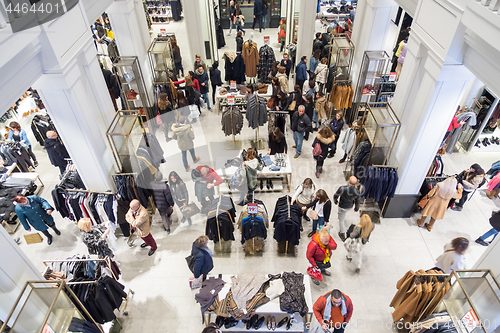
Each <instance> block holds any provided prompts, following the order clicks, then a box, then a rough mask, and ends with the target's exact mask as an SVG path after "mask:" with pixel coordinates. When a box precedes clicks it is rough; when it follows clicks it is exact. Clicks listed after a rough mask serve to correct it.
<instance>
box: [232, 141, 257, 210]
mask: <svg viewBox="0 0 500 333" xmlns="http://www.w3.org/2000/svg"><path fill="white" fill-rule="evenodd" d="M243 166H244V168H245V172H246V176H247V186H248V196H247V200H248V202H252V201H253V192H254V191H255V188H256V187H257V173H258V172H259V171H260V170H262V165H261V164H260V162H259V160H258V159H257V157H256V156H255V149H253V148H248V150H247V155H246V161H245V162H243ZM244 201H245V191H242V192H241V195H240V201H239V202H238V205H240V206H243V205H244Z"/></svg>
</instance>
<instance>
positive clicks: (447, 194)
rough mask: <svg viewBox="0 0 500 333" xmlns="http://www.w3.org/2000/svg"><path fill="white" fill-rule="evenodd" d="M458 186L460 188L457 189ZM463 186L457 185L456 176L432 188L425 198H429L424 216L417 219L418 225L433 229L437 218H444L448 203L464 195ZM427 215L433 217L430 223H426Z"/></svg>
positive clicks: (429, 229)
mask: <svg viewBox="0 0 500 333" xmlns="http://www.w3.org/2000/svg"><path fill="white" fill-rule="evenodd" d="M457 186H458V189H457ZM462 192H463V186H462V184H458V185H457V179H456V178H455V177H449V178H447V179H445V180H444V181H442V182H440V183H438V184H437V185H436V186H434V188H433V189H432V190H430V192H429V193H427V195H425V196H424V198H423V199H425V200H428V201H427V203H426V205H425V206H424V209H423V210H422V217H421V218H420V219H418V220H417V225H418V226H419V227H422V226H423V225H425V227H426V228H427V230H428V231H431V230H432V227H433V226H434V223H435V222H436V220H442V219H443V217H444V213H446V209H447V208H448V203H449V202H450V200H451V199H460V198H461V197H462ZM427 216H430V217H431V220H430V221H429V223H428V224H425V219H426V218H427Z"/></svg>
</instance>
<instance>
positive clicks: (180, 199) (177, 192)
mask: <svg viewBox="0 0 500 333" xmlns="http://www.w3.org/2000/svg"><path fill="white" fill-rule="evenodd" d="M168 183H169V185H170V186H169V188H170V193H171V194H172V198H173V199H174V202H175V204H176V205H177V207H179V208H182V207H186V206H187V204H188V203H189V192H188V190H187V187H186V183H184V181H182V179H181V177H179V175H178V174H177V172H175V171H172V172H170V174H169V175H168ZM185 221H186V218H185V217H184V216H183V217H182V219H181V223H183V222H185ZM187 221H188V224H189V225H191V218H188V219H187Z"/></svg>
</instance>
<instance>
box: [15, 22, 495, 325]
mask: <svg viewBox="0 0 500 333" xmlns="http://www.w3.org/2000/svg"><path fill="white" fill-rule="evenodd" d="M159 28H160V26H158V25H154V29H155V30H157V29H159ZM166 28H167V31H168V32H175V33H176V34H177V35H178V36H180V35H182V34H185V27H184V25H183V23H182V22H180V23H174V22H173V23H171V24H169V25H166ZM269 30H271V31H272V29H269ZM271 31H269V35H271V36H273V35H275V34H273V33H271ZM266 32H268V30H266ZM256 35H258V36H256V37H255V40H259V38H262V36H263V35H264V33H262V34H260V35H259V33H258V32H257V33H256ZM225 37H226V43H228V44H230V43H232V42H231V39H232V38H231V39H230V38H228V37H227V36H225ZM247 37H248V32H247ZM178 40H179V44H180V47H181V50H183V60H184V64H191V63H192V59H191V57H190V55H189V53H188V52H184V50H187V48H188V47H187V43H186V42H185V39H181V38H178ZM258 43H259V41H258ZM231 45H232V46H227V47H233V48H234V44H231ZM259 45H261V44H259ZM221 52H222V50H221ZM221 67H223V66H221ZM245 123H246V122H245ZM193 127H194V129H195V133H196V152H197V154H198V155H199V156H201V161H200V163H204V164H205V163H206V164H210V165H213V164H214V160H215V159H216V158H217V157H220V156H227V155H231V154H234V155H236V154H237V153H238V152H237V151H227V150H222V149H219V150H218V149H217V148H216V147H222V146H223V144H225V143H226V142H228V141H229V140H230V138H229V137H224V135H223V134H222V131H221V130H220V128H221V127H220V117H219V116H218V115H217V114H216V113H210V112H208V111H206V110H203V114H202V116H201V118H200V121H199V122H197V123H195V124H193ZM266 130H267V126H264V127H263V128H261V133H266V132H267V131H266ZM254 135H255V134H254V131H252V130H251V129H250V128H248V127H247V126H246V125H244V129H243V131H242V134H241V135H239V136H238V139H239V140H242V141H243V146H244V147H249V146H250V144H249V140H250V139H253V137H254ZM264 136H265V135H264ZM158 138H159V141H160V143H161V144H162V147H163V148H164V151H165V158H166V159H167V161H168V162H167V163H165V164H163V165H162V166H161V170H162V172H163V173H164V176H165V177H166V176H167V175H168V172H169V171H171V170H177V172H178V173H179V175H180V176H181V177H182V178H183V179H184V180H185V181H186V183H187V186H188V189H189V191H190V195H191V198H192V200H196V199H195V198H194V186H193V184H192V181H191V180H190V175H189V173H187V172H185V171H184V170H183V168H182V164H181V159H180V153H179V150H178V148H177V145H176V142H175V141H170V142H169V143H166V142H165V140H164V137H163V135H162V134H161V133H160V135H159V136H158ZM30 139H32V138H31V137H30ZM287 140H288V147H289V149H290V151H289V153H290V154H292V155H293V154H294V151H293V149H292V148H291V147H292V145H293V140H292V137H291V135H290V134H289V135H288V136H287ZM32 142H33V143H34V142H35V141H34V140H33V141H32ZM208 142H210V144H208V145H207V143H208ZM311 143H312V140H311V139H310V140H309V141H306V142H304V149H303V154H302V156H300V158H298V159H292V166H293V170H294V171H293V181H292V183H293V184H292V188H295V187H296V186H297V185H299V183H300V182H301V181H302V180H303V179H304V178H306V177H311V178H313V179H314V181H315V183H316V185H317V188H324V189H325V190H326V191H327V193H328V194H329V195H330V196H332V195H333V193H334V191H335V190H336V189H337V187H338V186H340V185H343V184H344V183H345V181H344V179H343V176H342V170H343V168H344V165H340V164H339V163H338V160H339V158H340V157H339V156H342V151H341V149H340V147H339V150H340V151H339V152H338V153H337V155H336V156H335V157H334V158H332V159H327V161H326V162H325V166H324V173H323V174H322V176H321V178H320V179H316V178H315V177H314V160H313V158H312V152H311V151H312V148H309V147H310V145H311ZM34 146H35V154H37V156H39V161H40V166H39V167H38V168H37V171H38V172H40V174H41V176H42V179H43V181H44V182H45V184H46V187H45V189H44V190H43V192H42V193H41V196H43V197H45V198H46V199H48V200H49V201H50V202H51V201H52V200H51V195H50V191H51V190H52V189H53V188H54V186H55V184H56V183H57V182H58V177H57V169H56V168H54V167H52V166H51V165H50V164H49V162H48V159H47V156H46V153H45V152H44V151H43V150H42V149H41V148H40V147H39V145H38V144H34ZM496 160H498V156H495V155H493V154H481V153H477V154H461V153H460V154H453V155H451V156H448V155H446V156H445V157H444V161H445V172H446V173H448V174H455V173H458V172H460V171H461V170H463V169H464V168H466V167H468V166H470V165H471V164H472V163H474V162H478V163H480V164H481V165H482V166H483V167H484V168H485V169H488V167H489V165H491V163H492V162H494V161H496ZM281 195H282V194H281V193H278V194H264V195H257V198H259V199H261V200H263V201H264V202H265V203H266V206H267V208H268V210H269V211H270V212H272V211H273V209H274V205H275V202H276V199H277V198H278V197H279V196H281ZM235 199H236V198H235ZM499 205H500V201H499V200H498V199H495V200H493V201H492V200H489V199H488V198H486V197H485V195H484V190H480V191H478V192H477V193H476V194H475V195H474V196H473V197H472V199H471V200H470V201H469V202H468V203H467V204H466V205H465V208H464V210H463V211H462V212H455V211H448V212H447V213H446V215H445V218H444V219H443V220H442V221H438V222H437V223H436V225H435V228H434V229H433V230H432V232H431V233H429V232H428V231H427V230H426V229H423V228H418V227H417V225H416V222H415V219H414V218H411V219H382V222H381V224H379V225H376V229H375V231H374V232H373V235H372V236H371V239H370V242H369V243H368V244H367V245H366V246H365V247H364V249H363V266H362V269H361V272H360V273H359V274H356V273H355V270H354V266H353V265H352V264H351V263H348V262H347V261H346V259H345V255H346V251H345V249H344V247H343V246H342V243H341V241H340V239H339V238H338V236H337V231H338V230H337V228H334V229H333V230H332V235H333V237H334V239H335V240H336V241H337V242H338V244H339V246H338V248H337V250H336V251H335V252H334V254H333V257H332V268H331V270H330V271H331V273H332V276H331V277H326V278H325V282H324V283H322V284H321V285H320V286H315V285H313V286H312V296H313V300H315V299H316V298H317V297H318V296H319V295H322V294H325V293H326V292H328V291H330V290H331V289H334V288H338V289H340V290H342V291H343V292H345V293H346V294H348V295H349V296H350V297H351V298H352V300H353V303H354V315H353V321H352V322H353V324H357V325H358V326H357V329H360V330H362V331H364V332H382V331H387V330H390V328H389V329H388V328H385V326H384V327H382V326H381V325H383V324H387V323H391V322H392V317H391V312H392V311H391V308H389V303H390V301H391V299H392V297H393V295H394V293H395V291H396V288H395V285H396V282H397V281H398V280H399V279H400V278H401V277H402V276H403V274H404V273H405V272H406V271H408V270H409V269H412V270H417V269H421V268H422V269H429V268H431V267H433V266H434V261H435V258H436V257H437V256H438V255H439V254H441V253H442V249H443V246H444V245H445V243H447V242H449V241H450V240H451V239H453V238H454V237H457V236H464V237H467V238H468V239H469V240H470V241H471V242H472V243H471V246H470V249H469V251H468V252H467V255H466V256H467V265H468V266H469V267H471V266H472V265H473V264H474V262H475V260H477V259H478V258H479V256H480V255H481V254H482V252H483V251H484V247H481V246H479V245H477V244H475V243H474V242H473V241H474V240H475V239H476V238H477V237H478V236H479V235H481V234H482V233H483V232H485V231H486V230H487V229H489V224H488V217H489V216H490V212H491V210H493V209H497V208H498V206H499ZM239 210H240V208H238V213H239ZM174 216H175V214H174ZM336 216H337V209H336V208H333V211H332V216H331V221H332V222H333V225H336V223H335V222H336V221H337V218H336ZM55 218H56V223H57V225H58V227H59V228H60V230H61V231H62V235H61V236H60V237H55V238H54V243H53V244H52V245H51V246H47V244H46V243H45V242H44V243H41V244H34V245H27V244H26V243H25V242H24V240H22V242H21V244H20V247H21V248H22V249H23V251H25V252H26V253H27V255H28V257H29V258H30V259H31V260H32V261H33V262H34V264H35V265H36V266H37V267H39V268H40V270H42V269H43V264H42V260H44V259H56V258H57V259H62V258H65V257H67V256H70V255H73V254H77V253H80V254H85V253H87V250H86V248H85V246H84V245H83V243H82V242H81V240H80V237H79V231H78V230H77V228H76V226H75V225H74V224H73V223H72V222H69V221H66V220H62V219H61V217H60V216H59V215H58V214H57V213H56V214H55ZM347 220H348V223H356V222H357V221H358V217H357V215H356V214H355V213H354V212H352V211H351V212H349V213H348V215H347ZM204 227H205V224H204V219H203V218H202V217H201V216H197V217H196V218H195V219H194V223H193V225H191V226H187V225H182V226H180V225H179V223H178V221H175V223H174V226H173V232H172V234H170V235H167V234H166V233H165V231H164V230H163V226H162V224H161V220H160V217H159V216H158V215H155V216H154V222H153V226H152V234H153V235H154V237H155V239H156V241H157V243H158V246H159V247H158V251H157V252H156V253H155V254H154V255H153V256H152V257H148V256H147V250H145V249H141V248H140V247H139V246H136V247H134V248H129V247H128V246H127V245H126V243H125V241H124V239H123V238H121V239H119V240H118V251H117V253H116V260H117V261H118V262H120V264H121V270H122V277H121V282H122V283H123V284H124V285H125V286H126V287H127V288H131V289H133V290H134V291H135V294H134V296H133V298H132V299H131V301H130V302H129V303H128V306H127V308H128V311H129V316H128V317H124V316H123V315H120V318H121V320H123V323H124V330H123V331H125V332H142V331H158V330H159V329H158V328H159V327H162V330H163V331H166V332H193V333H194V332H201V330H202V327H203V326H202V324H201V315H200V310H199V305H198V304H197V303H196V302H195V301H194V294H195V293H196V292H193V291H191V290H190V289H189V286H188V278H189V277H190V275H191V274H190V272H189V270H188V268H187V265H186V262H185V259H184V258H185V257H186V256H188V255H189V252H190V249H191V244H192V242H193V241H194V239H195V238H196V237H197V236H199V235H201V234H204ZM310 229H311V224H310V223H305V224H304V231H303V232H302V238H301V242H300V245H299V246H297V249H296V254H297V255H296V257H281V256H278V255H277V247H276V242H275V241H274V240H273V238H272V234H273V230H272V227H271V228H270V229H269V231H268V239H267V240H266V243H265V250H264V253H263V254H262V256H256V257H246V256H245V254H244V252H243V249H242V246H241V244H240V242H239V238H240V236H239V232H238V231H236V232H235V237H236V241H235V242H234V243H233V244H232V253H231V254H230V255H229V256H227V257H217V256H216V257H215V258H214V265H215V268H214V270H213V271H212V273H214V274H238V273H250V272H251V273H255V274H259V273H263V274H265V273H278V272H283V271H296V272H302V273H305V270H306V268H307V265H308V263H307V260H306V257H305V251H306V247H307V243H308V239H307V237H306V235H307V233H308V232H309V231H310ZM23 234H25V232H24V231H23V230H19V231H18V232H17V234H16V236H22V235H23ZM136 243H137V244H140V241H137V242H136ZM211 246H212V247H213V244H211ZM348 331H354V328H349V329H348Z"/></svg>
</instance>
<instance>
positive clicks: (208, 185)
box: [191, 165, 222, 214]
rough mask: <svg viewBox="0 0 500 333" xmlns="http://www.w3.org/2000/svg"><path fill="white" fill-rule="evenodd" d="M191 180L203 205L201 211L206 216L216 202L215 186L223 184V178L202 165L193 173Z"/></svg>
mask: <svg viewBox="0 0 500 333" xmlns="http://www.w3.org/2000/svg"><path fill="white" fill-rule="evenodd" d="M191 179H192V180H193V182H194V193H195V195H196V197H197V198H198V201H199V202H200V203H201V211H202V213H205V214H206V213H208V210H209V209H210V204H211V203H212V201H214V195H215V189H214V186H219V185H220V184H222V178H220V176H219V175H218V174H217V172H215V171H214V169H212V168H211V167H209V166H208V165H200V166H198V167H196V169H193V170H192V171H191Z"/></svg>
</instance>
